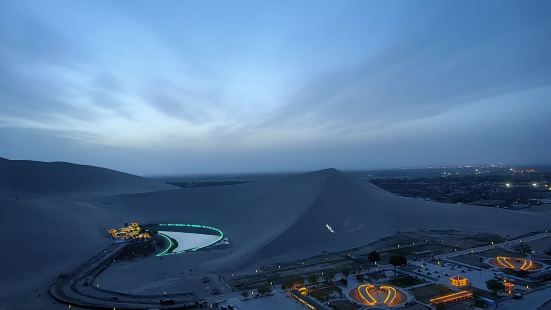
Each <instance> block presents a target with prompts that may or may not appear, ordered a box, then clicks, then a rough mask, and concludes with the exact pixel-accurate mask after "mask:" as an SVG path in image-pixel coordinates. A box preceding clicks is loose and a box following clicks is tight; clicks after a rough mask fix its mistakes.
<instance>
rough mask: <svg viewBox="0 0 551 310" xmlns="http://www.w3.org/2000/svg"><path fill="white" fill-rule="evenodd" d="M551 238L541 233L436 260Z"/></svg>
mask: <svg viewBox="0 0 551 310" xmlns="http://www.w3.org/2000/svg"><path fill="white" fill-rule="evenodd" d="M550 236H551V234H550V233H540V234H537V235H533V236H528V237H524V238H519V239H516V240H510V241H505V242H502V243H496V244H492V245H484V246H480V247H477V248H470V249H466V250H462V251H457V252H451V253H445V254H441V255H436V256H435V258H438V259H446V258H450V257H455V256H461V255H465V254H470V253H477V252H482V251H486V250H490V249H493V248H496V247H503V246H511V245H515V244H519V243H521V242H530V241H535V240H539V239H543V238H548V237H550Z"/></svg>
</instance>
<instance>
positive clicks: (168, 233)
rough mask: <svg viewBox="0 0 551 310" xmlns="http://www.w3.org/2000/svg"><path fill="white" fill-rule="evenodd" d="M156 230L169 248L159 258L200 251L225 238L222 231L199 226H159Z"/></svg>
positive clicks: (156, 226)
mask: <svg viewBox="0 0 551 310" xmlns="http://www.w3.org/2000/svg"><path fill="white" fill-rule="evenodd" d="M155 229H157V233H158V234H159V235H160V236H161V237H163V238H165V239H166V240H167V242H168V245H167V247H166V248H165V249H164V250H163V251H161V252H160V253H159V254H157V256H165V255H173V254H180V253H185V252H193V251H198V250H201V249H204V248H207V247H209V246H212V245H214V244H216V243H218V242H220V241H221V240H222V239H223V238H224V233H223V232H222V231H221V230H220V229H218V228H215V227H210V226H204V225H197V224H158V225H155Z"/></svg>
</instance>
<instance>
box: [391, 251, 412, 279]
mask: <svg viewBox="0 0 551 310" xmlns="http://www.w3.org/2000/svg"><path fill="white" fill-rule="evenodd" d="M389 262H390V264H391V265H392V266H394V276H396V267H401V266H405V265H406V264H407V263H408V259H407V257H405V256H404V255H394V256H392V257H390V260H389Z"/></svg>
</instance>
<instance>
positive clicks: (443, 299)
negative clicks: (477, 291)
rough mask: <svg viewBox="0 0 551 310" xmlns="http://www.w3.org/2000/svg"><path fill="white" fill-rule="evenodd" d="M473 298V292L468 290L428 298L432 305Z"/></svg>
mask: <svg viewBox="0 0 551 310" xmlns="http://www.w3.org/2000/svg"><path fill="white" fill-rule="evenodd" d="M471 298H473V293H471V292H469V291H460V292H457V293H452V294H448V295H444V296H440V297H436V298H433V299H431V300H430V303H431V304H433V305H440V304H448V303H452V302H458V301H463V300H467V299H471Z"/></svg>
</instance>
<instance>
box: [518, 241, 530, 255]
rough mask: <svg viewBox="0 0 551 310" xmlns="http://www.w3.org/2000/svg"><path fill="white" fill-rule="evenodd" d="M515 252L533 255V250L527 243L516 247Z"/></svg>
mask: <svg viewBox="0 0 551 310" xmlns="http://www.w3.org/2000/svg"><path fill="white" fill-rule="evenodd" d="M515 251H518V252H520V253H521V254H529V253H532V248H531V247H530V245H529V244H527V243H526V242H521V243H519V244H517V245H516V246H515Z"/></svg>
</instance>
